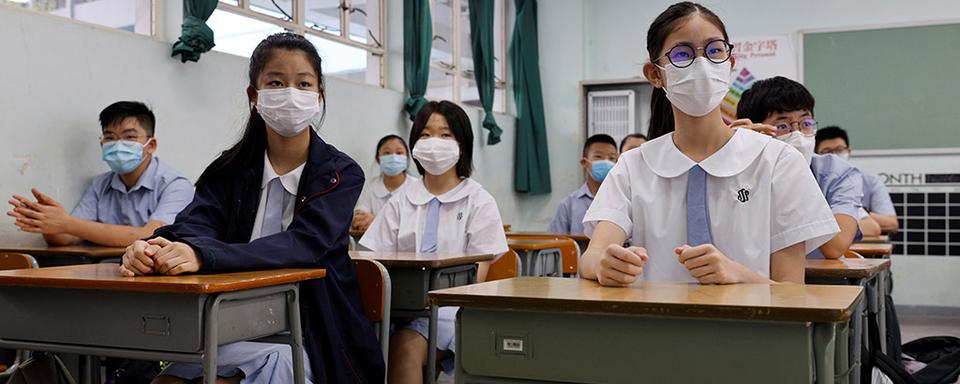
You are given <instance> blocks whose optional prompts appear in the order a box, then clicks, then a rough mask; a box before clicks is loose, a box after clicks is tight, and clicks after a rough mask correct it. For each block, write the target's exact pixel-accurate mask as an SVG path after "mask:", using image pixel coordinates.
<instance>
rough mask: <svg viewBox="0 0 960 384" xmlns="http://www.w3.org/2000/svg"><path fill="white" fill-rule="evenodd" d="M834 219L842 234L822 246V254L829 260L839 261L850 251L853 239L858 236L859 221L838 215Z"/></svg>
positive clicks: (844, 215) (848, 216)
mask: <svg viewBox="0 0 960 384" xmlns="http://www.w3.org/2000/svg"><path fill="white" fill-rule="evenodd" d="M833 217H834V218H835V219H836V220H837V224H838V225H840V233H838V234H837V235H836V236H834V237H833V238H832V239H830V240H827V242H826V243H824V244H823V245H821V246H820V253H822V254H823V257H826V258H828V259H839V258H841V257H843V254H844V253H846V252H847V250H848V249H850V245H852V244H853V239H854V238H856V236H857V228H858V227H857V220H856V219H854V218H853V217H851V216H850V215H846V214H836V215H833Z"/></svg>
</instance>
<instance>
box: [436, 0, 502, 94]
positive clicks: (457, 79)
mask: <svg viewBox="0 0 960 384" xmlns="http://www.w3.org/2000/svg"><path fill="white" fill-rule="evenodd" d="M437 1H438V0H430V23H431V24H430V25H431V27H432V30H433V31H434V36H433V38H434V39H435V38H436V37H437V36H438V35H437V34H436V30H437V29H436V23H437V19H436V17H435V15H436V12H435V9H436V4H437ZM449 1H450V5H451V8H452V9H453V15H452V21H451V23H452V25H451V27H452V32H451V40H452V42H451V44H450V46H451V52H450V54H451V57H452V58H453V63H435V62H434V61H433V59H432V58H431V60H430V69H431V70H436V71H439V72H441V73H443V74H445V75H447V76H450V77H452V79H453V85H452V88H453V100H452V101H453V102H454V103H457V104H459V105H461V106H463V105H464V104H463V100H462V98H461V97H462V95H461V94H462V93H463V92H462V89H461V87H462V86H464V85H466V84H468V83H469V82H470V81H471V80H473V81H474V82H476V77H475V76H474V75H473V73H474V69H473V68H463V64H462V63H461V62H460V61H461V60H462V58H463V55H462V54H461V50H462V49H463V48H464V47H461V43H462V39H461V37H462V33H461V28H462V27H463V25H462V24H463V23H461V20H462V18H463V12H462V11H461V4H465V3H467V1H469V0H449ZM495 1H496V4H495V5H494V6H498V5H499V6H500V9H502V10H503V11H502V12H501V14H500V28H499V29H500V36H501V37H502V38H503V41H502V42H501V44H500V49H499V52H497V54H495V55H494V57H498V58H499V59H500V60H499V62H496V63H494V65H496V66H497V67H499V71H497V70H494V77H496V73H497V72H500V73H502V74H503V77H504V78H502V79H496V83H495V84H494V93H496V92H497V91H498V90H502V91H503V95H504V97H506V95H507V92H506V89H507V80H506V76H507V63H506V62H507V60H506V59H507V0H495ZM494 14H496V12H494ZM467 28H470V27H469V25H467ZM494 28H496V22H494ZM494 36H495V37H496V33H494ZM496 46H497V44H496V42H494V47H496ZM466 49H470V47H469V46H468V47H466ZM495 49H496V48H495ZM471 57H472V55H471ZM502 105H503V110H497V108H496V103H494V108H493V112H496V113H507V100H503V104H502ZM471 107H475V106H472V105H471Z"/></svg>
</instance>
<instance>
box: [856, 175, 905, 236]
mask: <svg viewBox="0 0 960 384" xmlns="http://www.w3.org/2000/svg"><path fill="white" fill-rule="evenodd" d="M869 184H870V185H864V186H863V188H864V189H866V188H871V194H870V209H872V211H870V217H872V218H873V219H874V220H875V221H876V222H877V224H879V225H880V230H881V231H883V232H897V231H898V230H900V222H899V221H898V220H897V211H896V209H895V208H894V207H893V200H891V199H890V191H888V190H887V186H886V185H884V184H883V180H881V179H880V177H877V176H875V177H872V178H871V179H870V182H869Z"/></svg>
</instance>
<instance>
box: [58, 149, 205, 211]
mask: <svg viewBox="0 0 960 384" xmlns="http://www.w3.org/2000/svg"><path fill="white" fill-rule="evenodd" d="M191 201H193V184H191V183H190V180H187V178H186V177H184V176H183V175H181V174H180V173H178V172H177V171H176V170H174V169H173V168H171V167H170V166H168V165H166V164H164V163H162V162H160V159H159V158H158V157H156V156H154V157H153V159H152V160H151V161H150V165H149V166H148V167H147V170H146V171H144V172H143V174H142V175H140V180H137V184H136V185H134V186H133V188H130V190H129V191H128V190H127V186H126V185H124V184H123V181H122V180H120V175H118V174H116V173H113V172H106V173H103V174H100V175H97V176H96V177H94V178H93V182H92V183H90V187H88V188H87V191H86V192H84V193H83V197H81V198H80V202H79V203H77V206H76V207H75V208H73V212H72V213H71V215H72V216H74V217H78V218H81V219H84V220H90V221H97V222H100V223H105V224H115V225H129V226H134V227H142V226H144V225H146V224H147V222H149V221H153V220H156V221H159V222H162V223H164V224H171V223H173V220H174V219H175V218H176V217H177V214H178V213H180V211H181V210H183V208H184V207H186V206H187V204H190V202H191Z"/></svg>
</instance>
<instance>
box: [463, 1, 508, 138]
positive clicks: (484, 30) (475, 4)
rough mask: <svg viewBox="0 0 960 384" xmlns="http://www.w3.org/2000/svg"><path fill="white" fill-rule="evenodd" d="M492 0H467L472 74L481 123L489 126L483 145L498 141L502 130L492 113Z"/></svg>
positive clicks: (494, 82) (493, 69)
mask: <svg viewBox="0 0 960 384" xmlns="http://www.w3.org/2000/svg"><path fill="white" fill-rule="evenodd" d="M493 7H494V3H493V0H470V48H471V50H472V51H473V74H474V80H476V82H477V91H478V93H480V105H482V106H483V112H484V116H483V127H484V128H486V129H487V130H489V131H490V132H489V133H488V134H487V145H495V144H497V143H499V142H500V134H501V133H503V130H501V129H500V127H499V126H497V120H496V119H494V117H493V97H494V93H495V92H494V91H495V90H496V87H497V79H496V76H495V75H496V70H495V67H494V60H493V59H494V56H495V55H494V51H493V15H494V8H493Z"/></svg>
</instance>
